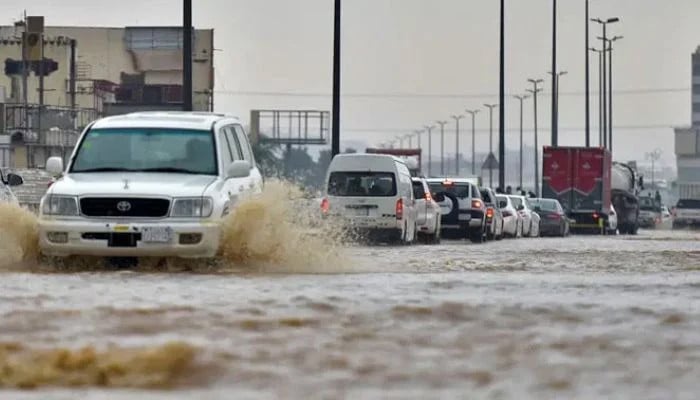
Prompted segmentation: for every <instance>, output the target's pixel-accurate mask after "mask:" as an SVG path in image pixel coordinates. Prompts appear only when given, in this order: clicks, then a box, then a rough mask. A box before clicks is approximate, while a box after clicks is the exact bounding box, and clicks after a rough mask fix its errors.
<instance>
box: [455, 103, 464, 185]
mask: <svg viewBox="0 0 700 400" xmlns="http://www.w3.org/2000/svg"><path fill="white" fill-rule="evenodd" d="M463 118H464V115H453V116H452V119H454V120H455V176H459V121H460V120H461V119H463Z"/></svg>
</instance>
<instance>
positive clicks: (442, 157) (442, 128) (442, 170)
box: [435, 121, 447, 176]
mask: <svg viewBox="0 0 700 400" xmlns="http://www.w3.org/2000/svg"><path fill="white" fill-rule="evenodd" d="M435 123H436V124H438V125H440V175H441V176H445V125H447V121H435Z"/></svg>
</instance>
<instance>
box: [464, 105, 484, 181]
mask: <svg viewBox="0 0 700 400" xmlns="http://www.w3.org/2000/svg"><path fill="white" fill-rule="evenodd" d="M480 111H481V110H478V109H476V110H466V112H467V113H469V114H470V115H471V116H472V176H476V138H475V137H476V114H478V113H479V112H480Z"/></svg>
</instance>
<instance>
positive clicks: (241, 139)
mask: <svg viewBox="0 0 700 400" xmlns="http://www.w3.org/2000/svg"><path fill="white" fill-rule="evenodd" d="M234 128H235V130H236V138H237V139H238V144H239V145H240V146H241V152H242V153H243V159H244V160H246V161H248V162H249V163H250V165H251V166H254V165H255V159H254V157H253V149H251V147H250V141H249V140H248V136H246V134H245V131H244V130H243V127H242V126H240V125H234Z"/></svg>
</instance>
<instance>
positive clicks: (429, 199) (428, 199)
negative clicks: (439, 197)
mask: <svg viewBox="0 0 700 400" xmlns="http://www.w3.org/2000/svg"><path fill="white" fill-rule="evenodd" d="M425 199H426V200H427V201H433V196H432V195H431V194H430V193H426V194H425Z"/></svg>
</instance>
